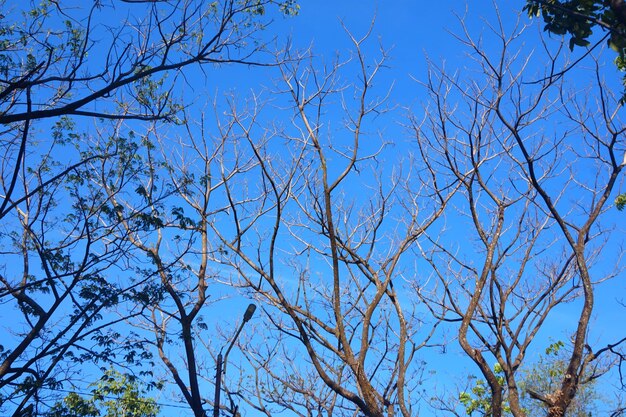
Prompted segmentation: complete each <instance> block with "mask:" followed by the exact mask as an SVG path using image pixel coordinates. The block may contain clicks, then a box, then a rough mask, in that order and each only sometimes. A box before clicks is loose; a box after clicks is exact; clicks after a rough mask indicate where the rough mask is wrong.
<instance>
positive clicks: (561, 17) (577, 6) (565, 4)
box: [524, 0, 626, 101]
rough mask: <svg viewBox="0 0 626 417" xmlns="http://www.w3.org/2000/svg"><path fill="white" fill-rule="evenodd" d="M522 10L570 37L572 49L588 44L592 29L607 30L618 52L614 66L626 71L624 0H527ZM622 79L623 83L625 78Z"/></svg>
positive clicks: (625, 80)
mask: <svg viewBox="0 0 626 417" xmlns="http://www.w3.org/2000/svg"><path fill="white" fill-rule="evenodd" d="M524 10H525V11H526V12H527V13H528V15H529V16H530V17H541V18H542V19H543V21H544V22H545V27H544V29H545V30H546V31H547V32H550V33H554V34H556V35H563V36H569V48H570V49H571V50H573V49H574V47H577V46H581V47H588V46H589V45H591V42H592V41H593V39H592V35H593V33H594V30H595V29H600V30H602V31H604V32H606V38H607V42H608V45H609V46H610V47H611V49H613V50H614V51H616V52H617V54H618V56H617V58H616V59H615V64H616V66H617V68H618V69H619V70H620V71H625V70H626V3H625V2H624V1H623V0H568V1H560V0H528V1H527V4H526V6H525V7H524ZM623 81H624V83H625V84H626V78H624V80H623ZM625 97H626V92H625ZM622 101H623V99H622Z"/></svg>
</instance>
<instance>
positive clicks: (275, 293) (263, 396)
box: [212, 33, 456, 417]
mask: <svg viewBox="0 0 626 417" xmlns="http://www.w3.org/2000/svg"><path fill="white" fill-rule="evenodd" d="M348 36H349V39H350V40H351V41H352V46H353V56H352V57H351V58H350V59H348V60H346V61H341V60H337V61H335V62H332V63H331V64H328V65H327V66H325V65H324V64H323V63H320V62H318V61H316V60H315V59H312V58H308V56H307V55H306V54H305V56H298V57H297V59H294V58H293V57H292V56H290V57H287V59H284V60H283V61H285V62H290V63H291V64H284V65H281V66H280V70H281V80H280V82H279V87H277V88H278V93H279V94H278V95H277V96H274V97H280V98H277V99H276V100H278V103H277V104H275V105H276V106H278V107H279V108H285V107H284V106H288V107H286V108H287V109H289V110H288V112H289V115H290V117H291V118H290V120H289V123H288V124H287V123H280V122H277V123H276V124H275V125H274V127H273V128H272V129H270V130H269V134H266V135H265V136H264V141H263V142H260V141H259V139H258V137H259V136H258V134H255V130H256V129H257V126H258V125H261V126H262V120H263V118H262V117H256V118H254V117H251V116H250V115H248V116H246V115H245V113H242V112H235V111H233V112H232V117H233V118H234V120H235V124H236V126H238V128H239V131H240V132H242V139H241V141H242V142H248V143H249V144H250V146H251V147H252V149H253V150H254V157H255V160H256V163H257V167H256V169H255V171H254V172H253V173H249V174H256V175H257V177H256V178H257V179H256V180H253V181H252V182H251V183H249V184H248V186H246V187H243V186H242V185H241V183H239V182H238V181H237V178H232V179H231V178H229V177H227V176H222V178H223V180H224V184H225V187H226V190H227V196H228V202H229V205H228V210H227V212H226V213H227V215H228V217H227V220H226V221H224V222H220V223H212V225H214V226H215V227H214V229H213V230H212V232H213V234H214V236H216V238H217V239H218V240H219V244H220V245H221V246H222V247H223V248H224V251H223V252H222V253H221V254H220V255H221V256H220V257H218V258H216V260H217V261H219V262H222V263H224V264H226V265H229V266H231V267H232V268H234V269H235V270H236V271H237V273H236V274H235V275H234V276H233V277H232V278H231V284H232V285H235V286H237V287H239V288H242V289H247V291H250V292H251V293H252V294H254V296H255V297H256V298H257V299H258V300H259V302H261V303H262V305H263V309H264V312H265V314H266V317H265V321H266V322H269V323H270V325H269V326H268V327H267V328H266V329H265V332H267V334H266V335H265V336H264V338H263V342H262V343H260V344H259V345H254V339H253V340H252V341H251V342H250V343H252V346H251V347H249V348H248V349H246V354H247V358H248V360H249V363H250V364H251V365H252V367H253V369H254V370H255V372H256V373H255V378H254V379H253V380H252V381H251V382H249V383H248V384H246V383H245V381H243V386H242V387H239V388H238V389H234V390H233V391H235V392H236V393H239V398H240V400H242V401H248V402H249V404H250V405H251V406H253V407H255V408H256V409H257V410H258V411H260V412H262V413H264V414H266V415H268V416H270V415H273V414H274V413H276V412H279V411H280V410H289V411H291V412H293V413H295V414H296V415H300V416H312V415H322V414H323V415H328V416H331V415H333V416H334V415H367V416H382V415H395V414H396V413H399V414H401V415H403V416H406V417H408V416H411V415H415V413H416V412H417V406H416V405H417V404H418V398H417V397H418V396H419V390H418V387H419V385H420V383H421V377H420V373H421V371H422V370H423V369H422V363H421V361H420V359H419V354H418V351H419V350H420V349H421V348H423V347H424V346H426V345H428V344H429V343H430V342H431V341H432V336H433V334H434V331H435V329H436V327H437V321H433V322H428V323H425V322H424V321H423V319H424V317H423V316H421V312H420V309H419V307H418V306H416V305H414V304H412V303H410V302H407V300H406V298H405V297H406V291H405V288H404V287H405V284H406V282H405V281H404V279H403V273H405V272H406V270H407V268H411V267H412V265H411V266H407V262H408V263H411V261H410V260H409V259H410V258H407V254H409V253H410V248H411V247H412V245H414V244H415V242H416V241H417V240H418V239H419V238H420V237H421V236H423V234H424V232H425V230H427V229H428V228H430V227H432V225H433V224H435V223H436V222H437V221H438V219H439V218H440V216H441V214H442V212H443V210H444V209H445V207H446V206H447V204H448V202H449V200H450V198H451V196H452V195H454V190H455V187H454V182H455V181H456V179H454V178H453V177H451V176H450V177H449V178H450V180H451V181H452V183H446V182H441V183H439V184H437V183H435V176H434V171H435V167H434V161H431V160H426V159H425V160H420V159H419V158H417V157H416V158H415V159H414V160H413V161H411V160H410V159H409V158H406V160H405V161H404V165H403V164H402V163H401V162H400V161H401V160H402V159H403V158H402V157H400V156H399V155H397V154H395V153H394V152H393V151H392V149H391V148H390V147H388V145H389V142H390V139H386V138H385V137H384V133H382V131H378V129H382V125H383V124H384V122H383V120H387V119H385V118H386V115H385V113H386V110H387V109H388V108H387V103H386V99H387V96H388V93H389V91H386V90H384V89H383V90H378V89H376V88H375V87H374V80H375V79H376V77H377V76H378V75H379V72H380V71H382V70H383V68H384V65H385V60H386V58H387V55H386V52H385V51H384V49H382V48H381V49H380V51H379V55H378V57H376V58H374V59H373V58H368V57H366V56H365V54H364V53H363V49H362V48H363V45H364V44H365V43H366V42H368V37H369V33H368V34H367V35H365V36H364V37H362V38H357V37H354V36H352V35H350V34H348ZM370 41H371V40H370ZM346 74H349V75H346ZM252 114H256V113H252ZM337 115H341V116H340V117H341V120H342V122H341V123H340V124H339V125H335V124H334V123H336V122H335V120H336V118H337ZM379 123H380V124H379ZM260 145H263V146H260ZM386 158H391V161H392V162H389V161H387V160H386ZM390 163H391V164H394V163H395V164H396V165H395V166H394V167H393V168H391V167H390V166H389V165H387V164H390ZM253 178H255V177H253ZM267 344H269V345H270V347H271V348H270V349H267V348H265V346H266V345H267ZM274 349H275V350H274ZM296 358H298V361H297V362H296V361H295V359H296ZM242 392H243V393H242Z"/></svg>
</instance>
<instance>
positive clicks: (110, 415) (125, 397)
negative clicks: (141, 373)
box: [47, 370, 159, 417]
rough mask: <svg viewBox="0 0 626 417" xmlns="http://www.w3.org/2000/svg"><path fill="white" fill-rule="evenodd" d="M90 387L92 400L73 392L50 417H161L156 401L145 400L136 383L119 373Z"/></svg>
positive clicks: (54, 408) (55, 407) (48, 414)
mask: <svg viewBox="0 0 626 417" xmlns="http://www.w3.org/2000/svg"><path fill="white" fill-rule="evenodd" d="M91 386H92V387H93V389H92V390H91V397H89V398H85V397H82V396H80V395H78V394H77V393H75V392H71V393H69V394H68V395H67V396H65V398H64V399H63V401H62V402H58V403H56V404H55V405H54V406H53V407H52V410H50V412H49V413H47V417H156V415H157V414H158V413H159V406H158V405H157V404H156V402H155V401H154V399H152V398H148V397H145V391H144V390H142V389H141V388H140V387H139V384H138V383H137V382H136V381H133V380H131V379H129V378H128V377H127V376H126V375H122V374H120V373H119V372H117V371H114V370H108V371H106V373H105V374H104V375H103V376H102V378H101V379H100V381H98V382H97V383H95V384H92V385H91Z"/></svg>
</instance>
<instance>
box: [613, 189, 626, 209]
mask: <svg viewBox="0 0 626 417" xmlns="http://www.w3.org/2000/svg"><path fill="white" fill-rule="evenodd" d="M615 207H617V209H618V210H619V211H622V210H624V207H626V193H624V194H620V195H618V196H617V198H616V199H615Z"/></svg>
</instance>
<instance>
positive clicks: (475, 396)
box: [459, 363, 511, 416]
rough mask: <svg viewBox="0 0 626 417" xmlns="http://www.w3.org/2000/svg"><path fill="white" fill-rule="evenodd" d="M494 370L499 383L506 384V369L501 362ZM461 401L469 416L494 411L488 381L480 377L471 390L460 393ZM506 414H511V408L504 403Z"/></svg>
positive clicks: (484, 414)
mask: <svg viewBox="0 0 626 417" xmlns="http://www.w3.org/2000/svg"><path fill="white" fill-rule="evenodd" d="M493 372H494V373H495V374H496V378H497V379H498V383H499V384H500V385H502V386H504V382H505V381H504V371H503V370H502V367H501V366H500V364H498V363H496V364H495V365H494V367H493ZM459 401H460V402H461V404H463V407H465V412H466V413H467V415H468V416H473V415H478V416H490V415H491V412H492V410H491V409H492V407H491V391H490V389H489V386H488V385H487V382H486V381H484V380H482V379H478V380H477V381H476V385H474V386H473V387H472V388H471V389H470V392H466V391H463V392H461V393H460V394H459ZM502 411H503V412H504V415H505V416H506V415H510V412H511V408H510V407H509V406H508V405H506V404H504V405H503V407H502Z"/></svg>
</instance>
